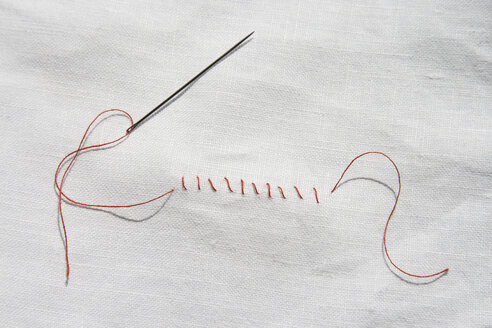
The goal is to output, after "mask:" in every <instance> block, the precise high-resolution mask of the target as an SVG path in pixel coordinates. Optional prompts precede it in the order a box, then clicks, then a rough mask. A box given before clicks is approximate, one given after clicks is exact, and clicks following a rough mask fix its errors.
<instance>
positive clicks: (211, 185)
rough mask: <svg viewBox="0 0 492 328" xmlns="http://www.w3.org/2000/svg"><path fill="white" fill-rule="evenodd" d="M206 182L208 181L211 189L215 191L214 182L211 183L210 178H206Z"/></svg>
mask: <svg viewBox="0 0 492 328" xmlns="http://www.w3.org/2000/svg"><path fill="white" fill-rule="evenodd" d="M208 182H209V183H210V187H212V190H213V191H214V192H215V191H217V189H215V187H214V184H213V183H212V180H210V179H208Z"/></svg>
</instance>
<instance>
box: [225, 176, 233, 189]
mask: <svg viewBox="0 0 492 328" xmlns="http://www.w3.org/2000/svg"><path fill="white" fill-rule="evenodd" d="M224 179H225V181H226V182H227V188H229V191H230V192H234V191H233V190H232V188H231V184H230V183H229V179H227V178H226V177H224Z"/></svg>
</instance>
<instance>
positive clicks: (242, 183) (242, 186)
mask: <svg viewBox="0 0 492 328" xmlns="http://www.w3.org/2000/svg"><path fill="white" fill-rule="evenodd" d="M241 194H243V195H244V181H243V179H241Z"/></svg>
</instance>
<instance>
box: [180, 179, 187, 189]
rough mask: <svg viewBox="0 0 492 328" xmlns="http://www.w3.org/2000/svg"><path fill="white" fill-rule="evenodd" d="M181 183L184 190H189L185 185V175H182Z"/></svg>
mask: <svg viewBox="0 0 492 328" xmlns="http://www.w3.org/2000/svg"><path fill="white" fill-rule="evenodd" d="M181 184H182V185H183V189H184V190H188V189H186V186H185V177H181Z"/></svg>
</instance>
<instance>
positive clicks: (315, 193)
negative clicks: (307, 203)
mask: <svg viewBox="0 0 492 328" xmlns="http://www.w3.org/2000/svg"><path fill="white" fill-rule="evenodd" d="M313 190H314V197H316V203H318V204H319V199H318V191H317V190H316V188H314V187H313Z"/></svg>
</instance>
